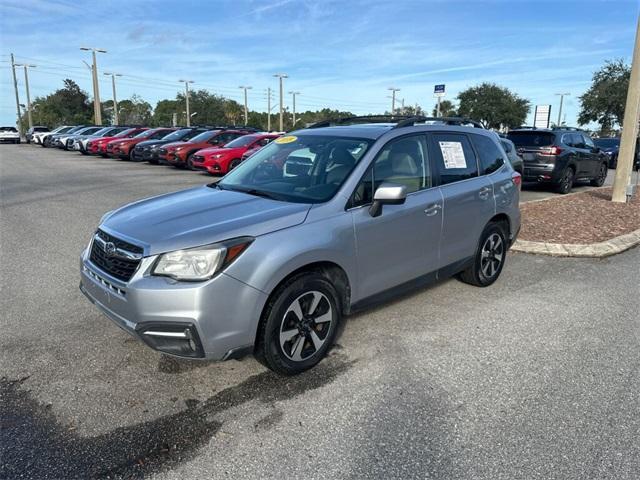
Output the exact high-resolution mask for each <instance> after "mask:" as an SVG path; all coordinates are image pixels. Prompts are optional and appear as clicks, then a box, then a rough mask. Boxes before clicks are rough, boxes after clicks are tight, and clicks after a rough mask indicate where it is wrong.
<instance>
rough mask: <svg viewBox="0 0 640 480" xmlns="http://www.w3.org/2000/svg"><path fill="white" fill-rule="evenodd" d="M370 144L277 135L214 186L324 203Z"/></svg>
mask: <svg viewBox="0 0 640 480" xmlns="http://www.w3.org/2000/svg"><path fill="white" fill-rule="evenodd" d="M372 143H373V140H369V139H362V138H348V137H334V136H319V135H299V136H293V135H288V136H285V137H280V138H278V139H277V140H274V141H273V142H271V143H270V144H269V145H267V146H266V147H264V148H262V149H261V150H258V152H257V153H255V154H254V155H253V156H251V157H249V158H248V159H247V160H245V161H244V162H242V163H241V164H240V165H239V166H238V167H236V168H235V169H234V170H232V171H231V172H230V173H229V174H228V175H226V176H225V177H224V178H223V179H222V180H221V181H220V182H218V188H221V189H226V190H237V191H244V192H247V193H250V194H253V195H261V196H265V197H271V198H274V199H276V200H286V201H290V202H299V203H320V202H326V201H327V200H330V199H331V197H333V196H334V195H335V193H336V191H337V190H338V188H339V187H340V185H342V182H344V180H346V178H347V177H348V176H349V174H350V173H351V171H352V170H353V168H354V167H355V166H356V164H357V163H358V161H359V160H360V159H361V158H362V156H363V155H364V154H365V152H366V151H367V149H368V148H369V147H370V146H371V144H372Z"/></svg>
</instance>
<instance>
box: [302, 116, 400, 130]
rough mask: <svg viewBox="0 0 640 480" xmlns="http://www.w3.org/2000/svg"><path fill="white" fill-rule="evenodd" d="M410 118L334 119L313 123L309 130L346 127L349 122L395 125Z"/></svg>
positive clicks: (364, 117)
mask: <svg viewBox="0 0 640 480" xmlns="http://www.w3.org/2000/svg"><path fill="white" fill-rule="evenodd" d="M408 118H412V117H410V116H408V115H359V116H354V117H341V118H332V119H328V120H321V121H319V122H316V123H313V124H311V125H309V126H308V127H307V128H322V127H330V126H332V125H344V124H346V123H349V122H353V123H360V122H362V123H366V122H369V123H377V122H376V120H378V123H387V122H388V123H393V122H396V121H398V120H406V119H408Z"/></svg>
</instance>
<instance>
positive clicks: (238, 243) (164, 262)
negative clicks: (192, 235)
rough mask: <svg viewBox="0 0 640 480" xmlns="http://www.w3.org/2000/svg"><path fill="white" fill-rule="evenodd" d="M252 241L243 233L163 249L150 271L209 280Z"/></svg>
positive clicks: (181, 277)
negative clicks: (183, 247) (218, 240)
mask: <svg viewBox="0 0 640 480" xmlns="http://www.w3.org/2000/svg"><path fill="white" fill-rule="evenodd" d="M252 241H253V238H251V237H242V238H237V239H234V240H229V241H227V242H221V243H216V244H213V245H206V246H203V247H197V248H190V249H187V250H176V251H175V252H169V253H164V254H162V255H160V256H159V257H158V259H157V260H156V263H155V265H154V266H153V270H152V271H151V274H152V275H156V276H163V277H171V278H174V279H176V280H182V281H186V282H197V281H202V280H208V279H210V278H211V277H213V276H214V275H215V274H216V273H218V272H219V271H220V270H222V269H223V268H225V267H226V266H227V265H229V264H230V263H231V262H233V261H234V260H235V259H236V258H238V256H239V255H240V254H241V253H242V252H243V251H244V250H245V249H246V248H247V247H248V246H249V245H250V244H251V242H252Z"/></svg>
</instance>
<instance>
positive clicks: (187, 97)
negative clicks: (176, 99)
mask: <svg viewBox="0 0 640 480" xmlns="http://www.w3.org/2000/svg"><path fill="white" fill-rule="evenodd" d="M178 81H179V82H181V83H184V89H185V92H186V93H185V98H186V100H187V111H186V112H185V113H186V114H187V127H190V126H191V116H190V115H189V84H190V83H193V80H178Z"/></svg>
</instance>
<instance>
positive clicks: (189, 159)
mask: <svg viewBox="0 0 640 480" xmlns="http://www.w3.org/2000/svg"><path fill="white" fill-rule="evenodd" d="M194 155H195V153H190V154H189V155H188V156H187V168H188V169H189V170H195V169H196V167H194V166H193V156H194Z"/></svg>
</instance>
